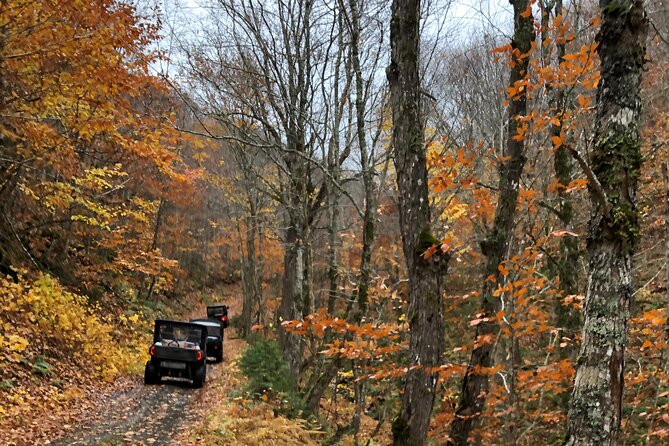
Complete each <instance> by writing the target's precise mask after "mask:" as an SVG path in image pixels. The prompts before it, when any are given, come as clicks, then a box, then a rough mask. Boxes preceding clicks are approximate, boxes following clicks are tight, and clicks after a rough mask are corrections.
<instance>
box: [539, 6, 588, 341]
mask: <svg viewBox="0 0 669 446" xmlns="http://www.w3.org/2000/svg"><path fill="white" fill-rule="evenodd" d="M562 14H563V9H562V0H557V1H556V2H555V14H554V15H555V17H558V16H559V17H562ZM546 28H548V27H547V26H546ZM556 47H557V56H558V63H562V62H563V58H564V55H565V53H566V42H560V43H557V44H556ZM566 103H567V94H566V91H565V89H564V88H558V89H557V90H556V91H555V97H554V104H553V106H554V107H555V110H556V112H557V113H558V114H559V115H560V116H559V117H560V123H559V124H554V125H553V126H552V129H551V133H552V136H556V137H559V136H560V134H561V132H562V130H563V128H562V116H561V114H562V112H563V111H564V110H565V108H566ZM567 144H568V142H567V141H563V142H562V145H560V146H559V147H557V148H555V154H554V159H553V167H554V169H555V177H556V179H557V180H558V182H559V183H560V186H559V187H558V203H557V211H558V218H559V219H560V224H561V225H562V228H563V229H566V230H568V231H571V230H572V229H573V218H574V207H573V205H572V202H571V199H570V198H569V195H568V194H567V193H566V192H565V189H566V187H567V185H568V184H569V182H570V181H571V180H572V176H573V173H574V160H573V159H572V158H571V155H570V154H569V150H568V149H567V147H566V145H567ZM578 259H579V251H578V238H577V237H575V236H573V235H570V234H566V235H565V236H564V237H560V251H559V257H558V259H557V265H556V266H557V268H556V270H557V271H555V272H556V273H557V274H558V275H559V277H560V291H562V295H563V296H569V295H571V294H576V293H577V292H578ZM555 309H556V316H557V326H558V327H560V328H561V329H562V330H564V331H565V332H566V335H567V336H568V337H570V338H571V339H573V338H574V334H575V333H576V332H577V330H579V329H580V325H581V324H580V322H581V321H580V314H579V312H578V311H577V310H576V309H574V308H573V307H571V306H565V305H563V304H562V302H561V301H558V302H557V304H556V307H555ZM563 351H564V352H565V353H567V354H570V353H571V349H563ZM574 353H575V352H574Z"/></svg>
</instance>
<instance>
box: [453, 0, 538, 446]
mask: <svg viewBox="0 0 669 446" xmlns="http://www.w3.org/2000/svg"><path fill="white" fill-rule="evenodd" d="M511 4H512V5H513V11H514V33H513V39H512V41H511V46H512V48H513V49H514V50H518V51H519V52H520V54H521V55H525V54H527V53H529V51H530V48H531V44H532V41H533V38H534V29H533V19H532V15H529V16H528V17H523V16H522V15H521V14H522V13H523V12H524V11H525V10H526V9H527V7H528V4H529V2H528V0H513V1H511ZM528 64H529V57H525V58H520V59H518V58H514V65H513V67H512V68H511V75H510V79H509V85H515V83H516V82H518V81H520V80H522V79H523V78H525V76H527V70H528ZM526 112H527V98H526V96H525V90H523V91H522V92H519V93H518V95H517V96H516V97H514V98H511V99H510V103H509V117H508V128H507V134H506V141H507V142H506V144H507V150H508V151H507V153H506V154H505V155H507V156H508V157H509V159H508V161H506V162H503V163H501V164H500V167H499V170H500V179H499V193H498V199H497V200H498V201H497V209H496V210H495V220H494V222H493V227H492V229H491V231H490V232H489V233H488V234H487V237H486V240H484V241H483V242H481V251H482V252H483V254H484V255H485V256H486V257H487V261H486V266H485V271H484V274H483V277H484V279H485V280H484V285H483V290H482V292H481V298H482V304H481V312H482V313H483V316H482V319H484V321H483V322H481V323H480V324H478V325H477V326H476V341H477V342H476V347H475V348H474V350H473V351H472V356H471V359H470V361H469V365H468V366H467V371H466V372H465V377H464V379H463V382H462V394H461V395H460V404H459V406H458V409H457V411H456V414H455V415H456V416H455V420H454V421H453V423H452V425H451V438H452V439H453V441H454V443H455V444H456V445H465V444H468V442H469V436H470V434H471V432H472V430H473V429H475V428H476V426H477V425H478V423H479V420H480V416H481V413H482V412H483V408H484V406H485V398H486V395H487V393H488V389H489V386H490V382H489V380H490V378H489V376H488V375H487V374H486V373H481V371H485V370H486V369H487V368H489V367H491V366H492V365H493V346H494V344H495V341H494V338H495V337H496V336H497V333H498V331H499V324H498V322H497V321H496V320H495V318H496V315H497V313H498V312H499V311H500V309H501V305H500V299H499V297H496V296H494V295H493V293H494V292H495V290H496V289H497V288H498V286H499V284H500V283H501V282H502V281H503V280H504V277H503V276H502V275H501V274H500V271H499V265H500V263H502V262H503V261H504V259H505V258H506V256H507V252H508V249H509V243H510V240H511V236H512V233H513V227H514V218H515V216H516V204H517V201H518V188H519V185H520V177H521V175H522V172H523V166H524V165H525V143H524V141H523V140H522V139H521V140H520V141H519V140H517V139H514V137H515V136H516V134H517V128H518V121H517V117H518V116H523V115H525V114H526ZM488 277H493V278H494V280H488V279H487V278H488Z"/></svg>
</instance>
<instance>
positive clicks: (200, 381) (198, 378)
mask: <svg viewBox="0 0 669 446" xmlns="http://www.w3.org/2000/svg"><path fill="white" fill-rule="evenodd" d="M206 377H207V363H206V362H205V363H203V364H202V365H201V366H200V367H198V368H196V369H195V371H194V372H193V387H194V388H196V389H199V388H200V387H202V386H203V385H204V380H205V379H206Z"/></svg>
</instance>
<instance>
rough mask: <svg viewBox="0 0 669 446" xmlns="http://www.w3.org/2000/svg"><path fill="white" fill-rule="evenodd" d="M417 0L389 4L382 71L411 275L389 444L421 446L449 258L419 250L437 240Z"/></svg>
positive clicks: (439, 348) (440, 336)
mask: <svg viewBox="0 0 669 446" xmlns="http://www.w3.org/2000/svg"><path fill="white" fill-rule="evenodd" d="M419 27H420V0H393V3H392V19H391V23H390V48H391V59H390V65H389V66H388V68H387V70H386V75H387V77H388V83H389V86H390V104H391V107H392V113H393V137H392V143H393V149H394V155H395V169H396V171H397V186H398V190H399V216H400V230H401V232H402V242H403V243H402V245H403V250H404V257H405V259H406V263H407V271H408V274H409V311H408V321H409V327H410V330H411V341H410V345H409V357H410V361H411V362H410V364H409V372H408V373H407V376H406V383H405V387H404V395H403V396H402V405H401V408H400V413H399V415H398V416H397V418H396V419H395V421H394V422H393V427H392V431H393V444H394V445H395V446H401V445H413V446H418V445H423V444H425V442H426V439H427V431H428V428H429V425H430V417H431V415H432V406H433V404H434V399H435V390H436V385H437V380H438V374H437V373H435V372H434V370H433V369H434V368H435V367H438V366H439V365H440V364H441V358H442V350H443V348H444V322H443V314H442V297H441V279H442V276H444V275H445V274H446V271H447V268H448V259H449V255H448V254H442V253H441V251H440V250H438V252H437V253H436V254H435V255H433V256H432V257H430V258H428V259H425V258H424V257H423V253H424V252H425V251H426V250H427V249H428V248H430V247H432V246H433V245H434V244H439V242H438V241H437V240H436V239H435V237H434V236H433V235H432V232H431V230H430V207H429V200H428V190H427V166H426V155H425V152H426V149H425V141H424V123H423V119H422V116H421V107H420V76H419V60H420V58H419V48H420V33H419Z"/></svg>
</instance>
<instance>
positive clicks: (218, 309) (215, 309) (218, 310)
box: [207, 305, 228, 317]
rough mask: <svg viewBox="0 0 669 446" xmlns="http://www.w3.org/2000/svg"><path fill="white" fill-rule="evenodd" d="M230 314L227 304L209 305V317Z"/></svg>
mask: <svg viewBox="0 0 669 446" xmlns="http://www.w3.org/2000/svg"><path fill="white" fill-rule="evenodd" d="M227 315H228V307H227V306H225V305H216V306H211V307H207V317H221V316H227Z"/></svg>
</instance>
